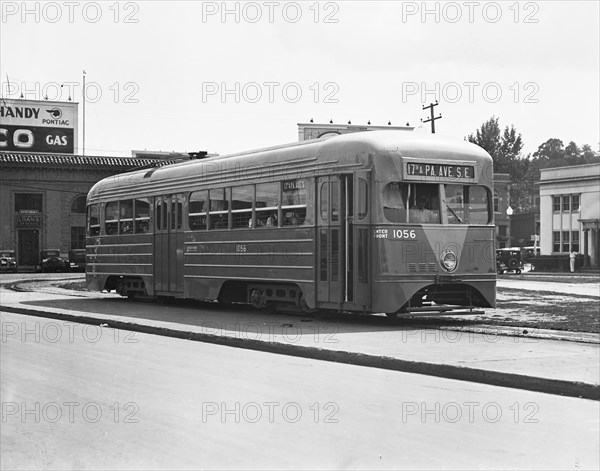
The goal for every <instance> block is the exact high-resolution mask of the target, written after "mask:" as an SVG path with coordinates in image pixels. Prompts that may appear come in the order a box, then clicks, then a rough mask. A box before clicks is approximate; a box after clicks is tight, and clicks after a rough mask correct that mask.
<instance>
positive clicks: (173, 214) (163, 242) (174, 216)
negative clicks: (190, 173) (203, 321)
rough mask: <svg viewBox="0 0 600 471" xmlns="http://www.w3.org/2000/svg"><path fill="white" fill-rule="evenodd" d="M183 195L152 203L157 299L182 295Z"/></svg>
mask: <svg viewBox="0 0 600 471" xmlns="http://www.w3.org/2000/svg"><path fill="white" fill-rule="evenodd" d="M183 202H184V196H183V194H174V195H166V196H159V197H157V198H156V199H155V202H154V205H155V206H154V216H155V217H154V219H155V224H156V227H155V232H154V234H155V239H154V247H155V251H154V289H155V292H156V294H158V295H161V294H162V295H177V294H183V230H184V228H183Z"/></svg>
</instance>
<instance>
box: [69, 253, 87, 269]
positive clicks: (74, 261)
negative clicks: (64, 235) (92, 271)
mask: <svg viewBox="0 0 600 471" xmlns="http://www.w3.org/2000/svg"><path fill="white" fill-rule="evenodd" d="M67 263H68V266H69V270H70V271H85V249H74V250H69V260H68V262H67Z"/></svg>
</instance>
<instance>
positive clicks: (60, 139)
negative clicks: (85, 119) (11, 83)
mask: <svg viewBox="0 0 600 471" xmlns="http://www.w3.org/2000/svg"><path fill="white" fill-rule="evenodd" d="M77 118H78V104H77V103H72V102H63V101H37V100H15V99H9V98H0V151H5V152H43V153H52V154H74V153H75V150H76V149H77Z"/></svg>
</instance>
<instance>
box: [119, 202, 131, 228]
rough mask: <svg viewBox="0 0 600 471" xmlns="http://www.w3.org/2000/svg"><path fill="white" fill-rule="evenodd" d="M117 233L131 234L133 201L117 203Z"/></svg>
mask: <svg viewBox="0 0 600 471" xmlns="http://www.w3.org/2000/svg"><path fill="white" fill-rule="evenodd" d="M119 233H120V234H133V200H124V201H120V202H119Z"/></svg>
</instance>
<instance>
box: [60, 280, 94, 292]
mask: <svg viewBox="0 0 600 471" xmlns="http://www.w3.org/2000/svg"><path fill="white" fill-rule="evenodd" d="M58 287H59V288H62V289H72V290H74V291H87V290H88V289H87V285H86V284H85V281H73V282H71V283H63V284H60V285H58Z"/></svg>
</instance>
